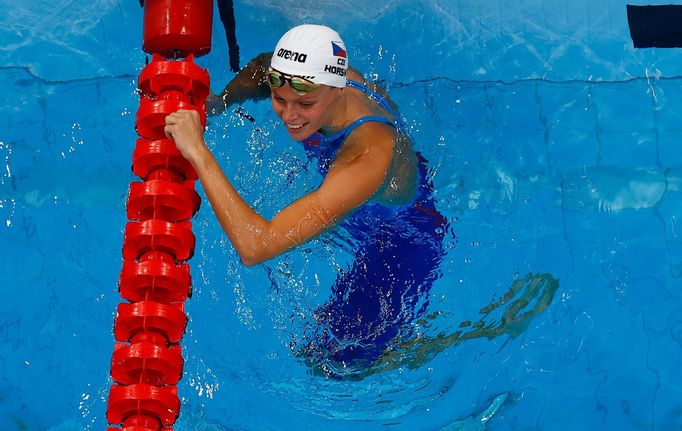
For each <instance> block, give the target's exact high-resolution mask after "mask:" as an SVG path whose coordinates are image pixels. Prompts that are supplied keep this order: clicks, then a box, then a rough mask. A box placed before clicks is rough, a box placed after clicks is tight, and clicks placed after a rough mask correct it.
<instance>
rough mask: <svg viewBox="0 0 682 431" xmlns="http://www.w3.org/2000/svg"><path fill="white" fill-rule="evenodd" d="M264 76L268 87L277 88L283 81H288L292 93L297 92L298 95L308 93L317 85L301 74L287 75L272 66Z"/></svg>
mask: <svg viewBox="0 0 682 431" xmlns="http://www.w3.org/2000/svg"><path fill="white" fill-rule="evenodd" d="M265 77H266V79H267V81H268V85H269V86H270V88H279V87H281V86H283V85H284V83H285V82H288V83H289V86H290V87H291V89H292V90H293V91H294V93H296V94H298V95H299V96H303V95H304V94H306V93H309V92H311V91H313V90H314V89H316V88H317V87H318V85H317V84H315V83H314V82H312V81H309V80H307V79H305V78H303V77H302V76H296V75H287V74H286V73H282V72H280V71H279V70H277V69H273V68H272V67H271V68H270V69H269V70H268V72H267V73H266V74H265Z"/></svg>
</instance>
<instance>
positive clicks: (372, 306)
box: [165, 25, 446, 375]
mask: <svg viewBox="0 0 682 431" xmlns="http://www.w3.org/2000/svg"><path fill="white" fill-rule="evenodd" d="M348 60H349V59H348V53H347V50H346V47H345V44H344V43H343V40H342V39H341V37H340V36H339V34H338V33H337V32H336V31H334V30H332V29H330V28H328V27H325V26H321V25H301V26H298V27H295V28H293V29H291V30H289V31H288V32H286V33H285V34H284V36H282V38H281V39H280V40H279V42H278V43H277V46H276V47H275V50H274V52H272V53H267V54H261V55H259V56H258V57H256V58H255V59H254V60H252V61H251V62H250V63H249V64H248V65H247V66H246V67H244V68H243V69H242V70H241V71H240V72H239V73H238V74H237V76H236V77H235V79H234V80H232V81H231V82H230V83H229V84H228V85H227V86H226V87H225V89H224V91H223V92H222V93H221V94H220V95H217V96H212V97H211V98H210V99H209V101H208V102H209V111H212V112H213V113H214V114H217V113H220V112H222V111H223V110H224V109H225V108H227V107H228V106H231V105H233V104H238V103H242V102H244V101H245V100H248V99H252V100H263V99H266V98H268V97H270V98H271V100H272V108H273V110H274V112H275V113H276V114H277V116H278V117H279V118H280V119H281V120H282V122H283V124H284V127H285V128H286V130H287V132H288V134H289V136H291V138H293V139H294V140H296V141H299V142H301V144H302V145H303V147H304V149H305V151H306V152H307V154H308V156H309V157H310V158H315V159H317V162H318V166H319V171H320V173H321V174H322V176H323V181H322V183H321V185H320V186H319V188H318V189H316V190H314V191H312V192H310V193H308V194H306V195H304V196H303V197H301V198H300V199H298V200H296V201H294V202H292V203H290V204H289V205H288V206H286V207H285V208H283V209H281V211H279V213H277V215H275V216H274V217H273V218H272V219H271V220H267V219H265V218H264V217H262V216H261V215H260V214H258V213H257V212H256V211H254V210H253V209H252V208H251V207H250V206H249V204H248V203H247V202H246V201H244V199H243V198H242V197H241V196H240V195H239V193H238V192H237V191H236V190H235V188H234V187H233V186H232V184H231V183H230V181H229V180H228V178H227V177H226V176H225V174H224V172H223V171H222V170H221V168H220V166H219V165H218V162H217V161H216V159H215V158H214V156H213V155H212V154H211V152H210V151H209V149H208V147H207V146H206V143H205V142H204V138H203V129H202V126H201V123H200V120H199V114H198V113H197V112H196V111H191V110H180V111H178V112H175V113H173V114H170V115H168V116H167V117H166V126H165V133H166V135H167V136H168V137H169V138H171V139H173V140H174V141H175V143H176V145H177V147H178V149H179V150H180V152H181V153H182V154H183V156H185V158H187V160H188V161H189V162H190V163H191V164H192V166H193V167H194V169H195V170H196V172H197V174H198V176H199V180H200V181H201V184H202V186H203V188H204V191H205V193H206V195H207V197H208V199H209V201H210V203H211V206H212V208H213V210H214V212H215V214H216V217H217V219H218V221H219V222H220V225H221V226H222V228H223V229H224V231H225V233H226V234H227V236H228V238H229V239H230V241H231V243H232V244H233V246H234V247H235V249H236V251H237V253H238V254H239V256H240V258H241V261H242V262H243V263H244V264H245V265H249V266H250V265H256V264H259V263H261V262H264V261H267V260H268V259H272V258H273V257H275V256H278V255H280V254H282V253H284V252H286V251H287V250H289V249H291V248H293V247H296V246H297V245H299V244H302V243H304V242H306V241H308V240H310V239H311V238H313V237H315V236H317V235H320V234H322V233H323V232H325V231H327V230H329V229H345V230H346V232H347V233H348V234H349V236H350V237H351V238H352V239H353V243H354V244H357V246H356V249H355V250H354V251H355V253H354V255H355V256H356V258H355V261H354V262H353V264H352V266H351V268H349V269H348V270H346V271H343V272H342V273H340V274H339V276H338V278H337V280H336V281H335V283H334V286H332V296H331V299H330V300H329V301H328V302H327V303H326V304H325V305H324V306H322V307H320V309H318V310H316V312H315V325H313V327H314V329H311V333H308V334H304V336H303V337H302V339H301V340H300V341H297V342H295V343H292V349H293V350H294V351H295V353H296V354H299V355H302V356H304V357H305V358H306V360H307V361H308V362H309V363H311V364H313V366H316V367H319V369H321V370H322V371H325V372H327V373H328V374H330V375H338V374H343V373H344V370H351V371H352V370H354V369H361V368H364V367H367V366H371V365H372V364H374V363H376V361H377V360H378V359H379V358H380V357H381V355H382V353H383V352H384V351H385V350H386V349H387V348H388V347H389V346H390V344H391V343H392V342H395V340H394V339H395V338H396V336H398V335H399V334H401V333H402V332H403V331H405V330H407V327H408V326H409V323H410V322H411V321H413V319H414V318H415V317H417V316H419V315H420V314H421V313H423V311H424V309H425V307H426V305H427V304H428V291H429V289H430V287H431V284H432V283H433V281H434V280H435V279H436V278H437V276H438V266H439V264H440V260H441V257H442V255H443V249H442V240H443V235H444V228H445V225H446V220H445V218H444V217H443V216H442V215H441V214H440V213H439V212H438V210H437V209H436V205H435V201H434V199H433V197H432V196H431V195H432V185H431V183H430V181H429V179H428V178H427V174H426V172H427V171H426V164H425V163H426V161H425V160H424V159H423V158H422V157H421V156H420V155H419V154H418V153H416V152H415V151H414V150H413V148H412V140H411V138H410V136H409V131H408V129H407V127H406V126H405V124H404V123H403V121H402V118H401V116H400V114H399V112H398V111H397V108H396V106H395V104H394V103H393V102H392V101H391V100H390V99H389V98H388V97H387V95H386V93H385V92H384V91H383V90H382V89H380V88H378V87H377V86H375V85H372V84H371V83H369V82H367V81H366V80H365V79H364V78H363V77H362V75H361V74H360V73H359V72H358V71H356V70H355V69H353V68H350V67H349V62H348Z"/></svg>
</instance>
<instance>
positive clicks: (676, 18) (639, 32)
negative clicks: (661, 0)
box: [627, 5, 682, 48]
mask: <svg viewBox="0 0 682 431" xmlns="http://www.w3.org/2000/svg"><path fill="white" fill-rule="evenodd" d="M627 12H628V25H629V26H630V37H632V41H633V42H634V44H635V48H680V47H682V5H664V6H633V5H627Z"/></svg>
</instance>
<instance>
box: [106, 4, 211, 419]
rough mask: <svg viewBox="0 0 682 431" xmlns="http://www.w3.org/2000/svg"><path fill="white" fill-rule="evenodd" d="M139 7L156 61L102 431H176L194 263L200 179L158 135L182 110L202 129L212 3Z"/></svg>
mask: <svg viewBox="0 0 682 431" xmlns="http://www.w3.org/2000/svg"><path fill="white" fill-rule="evenodd" d="M144 7H145V8H144V30H143V49H144V50H145V51H147V52H149V53H151V54H152V61H151V63H149V64H148V65H147V66H146V67H145V68H144V69H143V70H142V72H141V73H140V76H139V78H138V88H139V90H140V108H139V110H138V112H137V116H136V121H135V128H136V130H137V133H138V134H139V135H140V139H138V140H137V142H136V145H135V150H134V152H133V161H132V170H133V172H134V173H135V175H137V176H138V177H140V179H141V180H142V181H141V182H133V183H131V184H130V189H129V194H128V201H127V205H126V214H127V217H128V219H129V220H130V221H129V222H128V223H127V224H126V227H125V234H124V238H123V268H122V270H121V275H120V277H119V293H120V294H121V297H122V298H123V299H125V300H126V301H127V302H122V303H120V304H119V305H118V307H117V312H116V318H115V320H114V338H115V340H116V342H117V343H116V345H115V346H114V353H113V355H112V358H111V377H112V379H113V381H114V384H113V385H112V387H111V389H110V391H109V398H108V403H107V421H108V423H109V424H112V425H116V426H120V427H121V428H117V427H109V428H108V431H116V430H123V431H172V429H173V428H172V427H173V425H174V424H175V421H176V420H177V418H178V416H179V414H180V398H179V397H178V388H177V384H178V382H179V380H180V378H181V377H182V368H183V359H182V352H181V348H180V345H179V343H180V340H181V339H182V336H183V334H184V332H185V327H186V325H187V316H186V315H185V312H184V301H185V300H186V299H187V298H188V297H189V296H190V293H191V278H190V269H189V265H187V264H186V263H184V262H185V261H187V260H189V259H190V258H191V257H192V255H193V254H194V245H195V237H194V234H193V233H192V222H191V221H190V220H191V218H192V217H193V216H194V215H195V214H196V212H197V211H198V209H199V205H200V203H201V200H200V198H199V195H198V194H197V192H196V191H195V188H194V186H195V181H196V179H197V175H196V172H194V169H193V168H192V166H191V165H190V164H189V163H188V162H187V160H185V159H184V158H183V157H182V155H181V154H180V152H179V151H178V149H177V148H176V147H175V144H174V143H173V141H171V140H169V139H167V138H166V136H165V134H164V131H163V128H164V125H165V117H166V116H167V115H168V114H171V113H173V112H175V111H177V110H178V109H194V110H197V111H198V112H199V114H200V116H201V121H202V124H204V125H205V124H206V97H207V96H208V93H209V82H210V81H209V75H208V72H207V71H206V70H204V69H202V68H201V67H199V66H197V65H196V64H195V63H194V57H195V56H199V55H203V54H206V53H207V52H208V51H209V50H210V48H211V23H212V16H213V2H212V0H173V1H171V0H146V1H145V5H144ZM183 57H184V60H183V59H181V58H183ZM178 58H180V60H178Z"/></svg>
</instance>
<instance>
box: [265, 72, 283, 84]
mask: <svg viewBox="0 0 682 431" xmlns="http://www.w3.org/2000/svg"><path fill="white" fill-rule="evenodd" d="M266 77H267V79H268V85H269V86H270V87H272V88H279V87H281V86H282V85H284V75H282V74H281V73H279V72H275V71H270V72H268V73H267V75H266Z"/></svg>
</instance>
